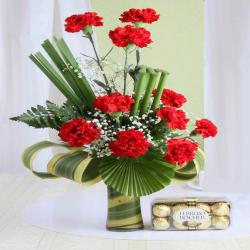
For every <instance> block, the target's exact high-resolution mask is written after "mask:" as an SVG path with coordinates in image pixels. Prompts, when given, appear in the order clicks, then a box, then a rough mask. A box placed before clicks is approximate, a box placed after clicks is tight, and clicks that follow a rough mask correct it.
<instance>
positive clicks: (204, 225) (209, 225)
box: [197, 217, 212, 230]
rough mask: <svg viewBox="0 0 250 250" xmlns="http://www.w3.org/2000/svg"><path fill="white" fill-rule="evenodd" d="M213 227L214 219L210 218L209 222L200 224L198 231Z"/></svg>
mask: <svg viewBox="0 0 250 250" xmlns="http://www.w3.org/2000/svg"><path fill="white" fill-rule="evenodd" d="M211 225H212V219H211V217H209V219H208V220H206V221H204V222H202V223H200V224H198V225H197V229H200V230H204V229H208V228H209V227H211Z"/></svg>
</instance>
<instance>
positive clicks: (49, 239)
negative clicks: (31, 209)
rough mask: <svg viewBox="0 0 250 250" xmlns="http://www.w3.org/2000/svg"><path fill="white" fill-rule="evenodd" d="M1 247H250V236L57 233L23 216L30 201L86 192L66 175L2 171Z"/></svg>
mask: <svg viewBox="0 0 250 250" xmlns="http://www.w3.org/2000/svg"><path fill="white" fill-rule="evenodd" d="M0 189H1V190H4V192H0V249H1V250H57V249H58V250H180V249H186V250H187V249H188V250H191V249H192V250H211V249H215V250H249V249H250V237H244V238H242V237H241V238H231V239H218V240H215V239H210V240H195V241H194V240H185V241H181V240H171V241H167V240H165V241H155V240H154V241H151V240H117V239H104V238H93V237H83V236H77V235H69V234H63V233H56V232H55V231H50V230H47V229H42V228H39V227H36V226H32V225H31V224H30V223H27V222H26V221H25V220H24V219H23V218H22V216H21V212H22V210H23V209H24V208H25V207H27V205H29V204H33V203H34V202H38V201H41V200H45V199H48V198H49V197H55V196H57V197H58V196H60V195H63V194H66V193H77V192H82V191H83V189H84V188H83V187H82V186H80V185H78V184H76V183H73V182H70V181H66V180H64V179H58V180H57V181H51V180H40V179H38V178H35V177H34V176H33V175H27V176H24V175H20V174H19V175H13V174H12V175H10V174H0Z"/></svg>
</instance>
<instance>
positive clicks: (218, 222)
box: [212, 216, 230, 229]
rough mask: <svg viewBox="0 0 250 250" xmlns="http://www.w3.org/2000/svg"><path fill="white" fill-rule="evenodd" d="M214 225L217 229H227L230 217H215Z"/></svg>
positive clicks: (213, 218) (213, 219)
mask: <svg viewBox="0 0 250 250" xmlns="http://www.w3.org/2000/svg"><path fill="white" fill-rule="evenodd" d="M212 224H213V226H214V227H215V228H217V229H227V228H228V227H229V224H230V220H229V217H228V216H213V217H212Z"/></svg>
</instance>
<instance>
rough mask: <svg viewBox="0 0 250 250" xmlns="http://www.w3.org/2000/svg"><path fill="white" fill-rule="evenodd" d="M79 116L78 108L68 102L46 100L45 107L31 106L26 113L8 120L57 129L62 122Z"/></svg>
mask: <svg viewBox="0 0 250 250" xmlns="http://www.w3.org/2000/svg"><path fill="white" fill-rule="evenodd" d="M80 116H82V113H81V112H80V111H79V109H78V108H77V107H76V106H74V105H72V104H70V103H65V104H63V105H62V106H58V105H56V104H54V103H52V102H50V101H47V102H46V107H43V106H41V105H37V107H36V108H34V107H32V108H31V110H27V111H26V113H23V114H21V115H19V116H16V117H12V118H10V120H12V121H18V122H23V123H25V124H27V125H29V126H31V127H34V128H52V129H57V130H58V129H59V128H60V126H61V125H62V124H63V123H65V122H67V121H70V120H72V119H73V118H76V117H80Z"/></svg>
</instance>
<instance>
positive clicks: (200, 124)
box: [195, 119, 218, 138]
mask: <svg viewBox="0 0 250 250" xmlns="http://www.w3.org/2000/svg"><path fill="white" fill-rule="evenodd" d="M195 126H196V128H195V133H198V134H202V136H203V138H208V137H210V136H211V137H215V136H216V135H217V132H218V131H217V127H216V126H215V125H214V124H213V123H212V122H211V121H210V120H208V119H201V120H198V121H196V122H195Z"/></svg>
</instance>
